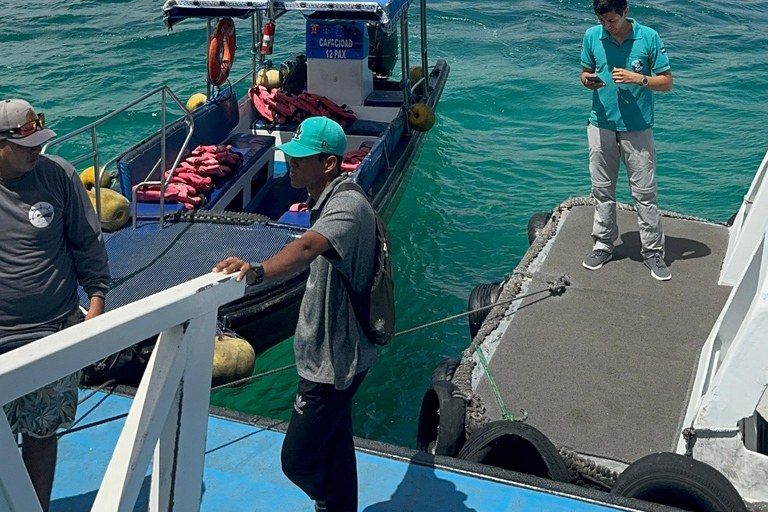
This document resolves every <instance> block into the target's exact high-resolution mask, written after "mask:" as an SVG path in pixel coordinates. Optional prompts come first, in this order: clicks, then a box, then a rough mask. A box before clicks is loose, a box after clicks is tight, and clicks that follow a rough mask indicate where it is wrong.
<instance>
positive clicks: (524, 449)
mask: <svg viewBox="0 0 768 512" xmlns="http://www.w3.org/2000/svg"><path fill="white" fill-rule="evenodd" d="M459 458H460V459H463V460H468V461H471V462H479V463H481V464H487V465H489V466H495V467H498V468H503V469H509V470H512V471H517V472H518V473H525V474H527V475H533V476H538V477H541V478H550V479H552V480H555V481H558V482H570V481H571V474H570V473H569V472H568V467H567V466H566V465H565V461H564V460H563V458H562V457H561V456H560V453H559V452H558V450H557V448H555V445H554V444H552V442H551V441H550V440H549V439H547V436H545V435H544V434H542V433H541V432H540V431H539V430H537V429H536V428H534V427H532V426H530V425H528V424H526V423H520V422H513V421H506V420H501V421H494V422H491V423H486V424H485V425H483V426H482V427H480V428H478V429H477V430H476V431H474V432H473V433H472V434H471V435H470V436H469V439H468V440H467V442H466V443H465V444H464V447H463V448H462V449H461V451H460V452H459Z"/></svg>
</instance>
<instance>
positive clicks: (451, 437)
mask: <svg viewBox="0 0 768 512" xmlns="http://www.w3.org/2000/svg"><path fill="white" fill-rule="evenodd" d="M456 391H458V388H456V386H454V385H453V384H451V383H450V382H448V381H438V382H433V383H432V385H431V386H430V387H429V390H427V392H426V394H425V395H424V400H422V402H421V411H420V412H419V427H418V430H417V432H416V448H417V449H418V450H421V451H423V452H427V453H432V454H433V455H447V456H449V457H455V456H456V454H457V453H458V452H459V450H460V449H461V447H462V445H463V444H464V441H465V439H466V431H465V430H464V417H465V415H466V411H467V405H466V403H465V402H464V399H463V398H461V397H459V396H454V392H456Z"/></svg>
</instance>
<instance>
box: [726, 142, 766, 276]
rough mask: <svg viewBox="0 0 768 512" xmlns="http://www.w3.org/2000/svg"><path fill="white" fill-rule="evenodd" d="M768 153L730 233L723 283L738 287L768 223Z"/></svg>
mask: <svg viewBox="0 0 768 512" xmlns="http://www.w3.org/2000/svg"><path fill="white" fill-rule="evenodd" d="M766 174H768V153H766V154H765V157H764V158H763V161H762V163H761V164H760V167H759V168H758V170H757V174H755V177H754V179H753V180H752V185H751V186H750V187H749V192H747V195H746V196H744V202H743V203H742V204H741V207H740V208H739V211H738V212H737V213H736V217H735V218H734V219H733V225H732V226H731V231H730V234H729V236H728V250H727V251H726V253H725V259H724V260H723V267H722V269H721V270H720V284H724V285H728V286H734V285H735V284H736V282H737V280H738V279H739V277H741V275H742V274H743V273H744V270H745V269H746V267H747V265H748V264H749V260H750V258H751V256H752V254H753V253H754V252H755V249H756V248H757V246H758V245H759V244H760V240H761V238H762V235H763V231H765V227H766V223H767V222H768V180H766V179H765V176H766Z"/></svg>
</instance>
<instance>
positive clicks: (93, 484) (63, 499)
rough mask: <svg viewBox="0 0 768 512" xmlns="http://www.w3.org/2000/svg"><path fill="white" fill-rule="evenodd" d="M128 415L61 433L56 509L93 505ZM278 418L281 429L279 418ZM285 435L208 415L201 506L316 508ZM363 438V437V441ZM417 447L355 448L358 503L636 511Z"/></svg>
mask: <svg viewBox="0 0 768 512" xmlns="http://www.w3.org/2000/svg"><path fill="white" fill-rule="evenodd" d="M130 404H131V400H130V399H129V398H124V397H120V396H115V395H109V396H108V395H106V394H104V393H98V394H97V395H96V396H94V397H93V398H91V399H90V400H88V401H86V402H85V403H83V404H82V405H81V406H80V409H79V411H78V416H79V420H78V421H79V423H77V424H76V426H77V427H79V426H83V425H89V424H93V423H97V422H99V421H100V420H104V419H107V418H110V417H114V416H117V415H121V414H123V413H125V412H127V411H128V408H129V407H130ZM123 422H124V420H123V419H122V418H121V419H118V420H114V421H110V422H106V423H102V424H98V425H96V426H93V427H90V428H86V429H83V430H80V431H78V432H73V433H71V434H67V435H64V436H63V437H61V439H60V441H59V458H58V466H57V469H56V480H55V484H54V489H53V501H52V504H51V508H50V510H51V512H74V511H78V512H79V511H82V510H90V506H91V504H92V503H93V500H94V498H95V496H96V492H97V489H98V487H99V485H100V483H101V479H102V476H103V474H104V472H105V470H106V467H107V463H108V461H109V457H110V456H111V454H112V450H113V448H114V446H115V443H116V442H117V438H118V436H119V433H120V429H121V428H122V426H123ZM273 423H274V424H275V425H276V426H277V427H278V428H280V425H282V424H281V423H278V422H273ZM283 426H284V425H283ZM283 437H284V435H283V433H281V432H280V431H278V430H270V429H268V428H264V427H259V426H254V425H249V424H246V423H241V422H237V421H232V420H225V419H221V418H217V417H213V416H212V417H211V418H210V420H209V429H208V442H207V448H206V463H205V474H204V482H203V496H202V503H201V510H203V511H207V512H213V511H228V512H231V511H253V510H270V511H273V510H279V511H281V512H291V511H303V512H309V511H311V510H313V505H312V502H311V501H309V499H308V498H307V497H306V496H305V495H304V493H302V492H301V491H300V490H299V489H298V488H297V487H295V486H294V485H293V484H292V483H291V482H290V481H289V480H288V479H286V478H285V477H284V476H283V474H282V472H281V470H280V447H281V445H282V442H283ZM361 442H362V443H363V444H364V443H365V441H364V440H361ZM369 443H370V442H369ZM375 444H376V445H378V446H384V447H386V446H389V445H383V444H381V443H375ZM391 448H393V449H394V451H395V452H397V451H398V450H399V451H401V452H402V451H403V449H401V448H398V447H394V446H392V447H391ZM406 451H407V450H406ZM414 454H415V452H412V456H411V457H410V460H409V458H408V457H405V458H399V457H396V458H391V457H386V456H383V455H381V454H376V453H373V452H371V451H368V450H361V449H358V471H359V475H360V492H359V496H360V507H359V510H361V511H365V512H386V511H391V512H395V511H397V512H407V511H420V512H422V511H428V510H435V511H446V512H453V511H471V510H475V511H478V512H481V511H483V512H484V511H494V512H495V511H509V512H512V511H520V512H523V511H548V512H561V511H562V512H565V511H570V512H599V511H610V510H633V509H631V508H627V507H626V503H624V507H618V506H612V505H608V504H597V503H594V502H593V501H591V500H589V499H588V498H583V497H582V498H577V497H567V496H563V495H557V494H553V492H552V491H549V492H546V491H540V490H534V489H532V488H531V487H530V484H529V486H526V485H525V484H516V483H513V482H505V481H500V480H498V479H493V478H492V477H488V476H481V475H472V474H470V473H467V472H461V471H458V470H450V469H443V468H441V467H429V466H426V465H423V464H420V463H417V462H415V460H416V459H419V458H421V459H425V458H426V459H430V456H428V455H426V454H420V455H421V457H419V455H415V456H413V455H414ZM149 482H150V480H149V478H146V479H145V481H144V485H143V487H142V490H141V494H140V496H139V502H138V503H137V505H136V507H135V509H134V510H135V511H144V510H147V499H148V496H149ZM574 489H575V487H574ZM598 494H599V493H598ZM606 496H607V495H606ZM643 508H645V507H643Z"/></svg>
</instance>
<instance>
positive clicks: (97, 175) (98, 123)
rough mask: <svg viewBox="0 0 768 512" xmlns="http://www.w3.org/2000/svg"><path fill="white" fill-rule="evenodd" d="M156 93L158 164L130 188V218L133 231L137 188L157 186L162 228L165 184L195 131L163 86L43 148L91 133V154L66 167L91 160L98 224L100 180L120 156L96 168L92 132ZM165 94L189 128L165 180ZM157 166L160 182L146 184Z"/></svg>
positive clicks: (95, 142) (189, 116) (187, 114)
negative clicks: (158, 102) (158, 100)
mask: <svg viewBox="0 0 768 512" xmlns="http://www.w3.org/2000/svg"><path fill="white" fill-rule="evenodd" d="M157 93H160V94H161V96H162V104H161V110H160V133H161V134H162V135H161V139H160V160H158V162H157V163H156V164H155V166H154V167H153V168H152V170H150V171H149V174H147V177H146V178H145V179H144V181H142V182H141V183H139V184H138V185H136V186H135V187H133V189H132V190H131V200H132V201H131V218H132V224H133V227H134V228H135V227H136V211H137V201H136V194H137V191H138V189H139V188H142V187H145V186H149V185H160V227H161V228H162V227H163V217H164V216H165V188H166V186H167V184H168V183H169V182H170V180H171V178H172V177H173V172H174V170H175V169H176V168H177V167H178V166H179V162H180V160H181V158H182V155H183V154H184V150H185V149H186V148H187V146H188V145H189V141H190V140H191V138H192V133H193V132H194V129H195V120H194V118H193V117H192V114H190V112H189V110H187V108H186V106H184V104H182V103H181V101H179V98H178V97H176V95H175V94H174V93H173V91H171V89H170V88H169V87H168V86H167V85H163V86H160V87H158V88H156V89H153V90H151V91H150V92H148V93H146V94H144V95H143V96H141V97H139V98H137V99H135V100H133V101H132V102H130V103H128V104H126V105H123V106H122V107H120V108H118V109H117V110H115V111H113V112H111V113H109V114H107V115H106V116H104V117H102V118H101V119H99V120H97V121H94V122H93V123H91V124H89V125H86V126H83V127H82V128H79V129H77V130H75V131H73V132H71V133H68V134H66V135H64V136H63V137H59V138H57V139H54V140H53V141H51V142H49V143H48V144H46V145H45V146H43V151H42V152H43V153H46V152H47V151H48V149H49V148H50V147H52V146H56V145H58V144H61V143H63V142H66V141H67V140H69V139H71V138H73V137H76V136H78V135H80V134H81V133H84V132H87V131H90V132H91V149H92V150H91V152H90V153H88V154H86V155H82V156H80V157H78V158H75V159H74V160H72V161H71V162H70V163H71V164H72V165H77V164H79V163H82V162H85V161H86V160H88V159H90V158H92V159H93V169H94V177H95V178H96V185H95V186H96V191H95V194H96V215H97V216H98V218H99V222H101V176H102V175H103V174H104V172H106V170H107V168H108V167H109V166H111V165H112V164H114V163H115V162H117V160H118V159H119V158H120V156H117V157H115V158H113V159H112V160H110V161H108V162H107V163H106V164H105V165H104V166H103V167H99V145H98V138H97V133H96V128H98V127H99V126H101V125H102V124H104V123H106V122H107V121H109V120H111V119H112V118H114V117H115V116H117V115H119V114H122V113H123V112H125V111H126V110H128V109H129V108H131V107H133V106H135V105H137V104H139V103H141V102H143V101H145V100H146V99H148V98H150V97H152V96H154V95H155V94H157ZM166 94H167V95H168V96H170V97H171V99H172V100H173V101H174V103H176V105H178V106H179V108H180V109H181V110H182V112H184V121H185V123H186V124H187V126H188V127H189V132H188V133H187V137H186V138H185V139H184V143H183V144H182V146H181V148H180V150H179V154H178V155H177V156H176V159H175V160H174V163H173V167H172V168H171V174H170V175H169V176H168V177H167V178H166V177H165V170H166V169H168V166H167V165H166V153H165V150H166V147H165V141H166V136H167V134H166V131H167V126H166ZM158 166H160V167H161V169H162V170H161V172H160V180H159V181H149V178H150V177H151V176H152V173H154V172H155V170H156V169H157V168H158Z"/></svg>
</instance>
